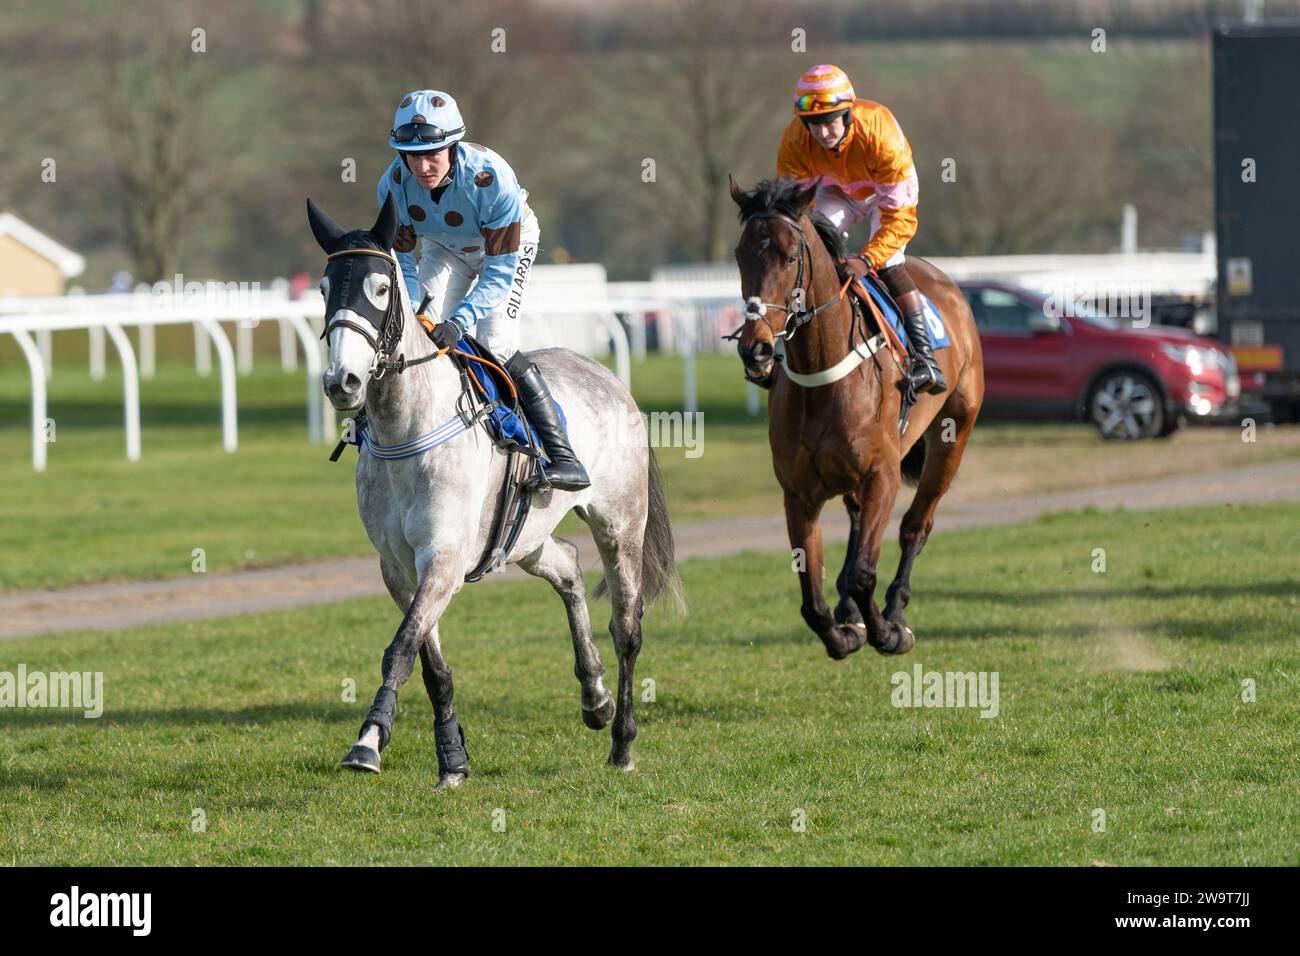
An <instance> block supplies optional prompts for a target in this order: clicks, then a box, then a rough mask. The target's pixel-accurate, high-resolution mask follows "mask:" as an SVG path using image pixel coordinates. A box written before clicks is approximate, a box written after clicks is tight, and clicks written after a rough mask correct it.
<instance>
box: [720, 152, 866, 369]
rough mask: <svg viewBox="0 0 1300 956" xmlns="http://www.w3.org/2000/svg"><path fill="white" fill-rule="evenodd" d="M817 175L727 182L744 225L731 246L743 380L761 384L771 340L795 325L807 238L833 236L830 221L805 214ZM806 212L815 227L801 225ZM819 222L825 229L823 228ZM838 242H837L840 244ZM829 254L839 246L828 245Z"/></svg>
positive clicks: (770, 361) (804, 286) (807, 275)
mask: <svg viewBox="0 0 1300 956" xmlns="http://www.w3.org/2000/svg"><path fill="white" fill-rule="evenodd" d="M820 182H821V180H820V179H818V180H815V181H813V183H812V184H811V185H808V186H806V187H805V186H803V185H801V184H800V183H799V181H798V180H795V179H790V178H789V177H785V176H782V177H780V178H778V179H776V180H766V179H765V180H763V181H762V182H760V183H759V184H758V185H757V186H756V187H754V190H753V191H752V192H746V191H745V190H744V189H742V188H741V187H740V186H738V185H737V184H736V181H735V180H734V179H732V180H731V198H732V199H733V200H735V202H736V205H737V206H739V207H740V221H741V222H742V223H743V224H744V227H743V229H742V230H741V233H740V241H739V242H738V243H737V244H736V265H737V266H739V267H740V294H741V295H742V296H743V297H744V299H745V323H744V325H742V326H741V327H740V329H739V330H738V332H737V333H736V337H737V338H738V342H737V345H736V350H737V351H738V352H739V353H740V360H741V361H742V362H743V363H744V365H745V378H747V379H748V380H749V381H751V382H755V383H756V384H758V385H761V386H763V387H764V388H766V387H767V386H769V385H770V384H771V382H772V376H773V374H774V373H775V371H776V340H777V339H779V338H785V337H788V336H789V335H790V334H791V333H792V332H793V331H794V328H795V324H792V323H791V317H792V316H798V315H800V314H801V313H803V312H804V311H805V309H807V307H808V306H807V304H806V300H807V299H808V297H809V295H810V292H811V285H812V278H813V256H814V250H813V249H812V248H811V247H810V245H809V243H810V242H816V241H818V240H817V238H816V236H817V235H820V236H822V237H823V238H822V241H824V242H825V241H829V239H828V237H830V236H838V234H837V233H835V232H834V227H832V226H830V223H829V221H824V217H821V216H820V215H819V214H818V213H816V212H813V213H811V214H810V213H809V206H811V204H812V201H813V197H814V196H815V195H816V192H817V187H818V184H819V183H820ZM805 216H811V217H813V218H811V219H809V220H808V222H811V223H812V224H813V225H814V226H815V227H816V228H815V229H806V228H805ZM818 220H823V221H824V225H825V226H826V227H828V229H824V228H823V224H822V223H821V222H819V221H818ZM840 245H842V242H841V243H840ZM828 251H830V252H831V253H832V255H833V257H834V258H836V259H838V258H840V257H841V256H842V250H838V254H837V249H829V250H828Z"/></svg>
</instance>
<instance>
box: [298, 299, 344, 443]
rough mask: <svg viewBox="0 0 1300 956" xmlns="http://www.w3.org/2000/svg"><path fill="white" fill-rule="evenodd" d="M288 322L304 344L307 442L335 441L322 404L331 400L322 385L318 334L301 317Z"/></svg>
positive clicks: (332, 408)
mask: <svg viewBox="0 0 1300 956" xmlns="http://www.w3.org/2000/svg"><path fill="white" fill-rule="evenodd" d="M287 321H288V322H289V324H290V325H291V326H292V327H293V330H294V331H295V332H297V333H298V340H299V341H300V342H302V351H303V364H304V365H306V366H307V440H308V441H312V442H328V441H331V440H333V439H334V423H333V422H332V421H328V416H327V415H326V414H325V411H324V405H323V402H322V399H323V400H324V401H325V402H328V401H329V399H327V398H325V389H324V386H323V385H322V384H321V370H322V369H323V368H324V365H323V364H322V362H321V350H320V343H319V342H317V341H316V333H315V331H313V329H312V327H311V325H310V323H308V321H307V320H306V319H305V318H303V317H302V316H301V315H291V316H289V318H288V320H287ZM333 410H334V406H333V405H331V406H330V411H331V412H333Z"/></svg>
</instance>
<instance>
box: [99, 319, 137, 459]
mask: <svg viewBox="0 0 1300 956" xmlns="http://www.w3.org/2000/svg"><path fill="white" fill-rule="evenodd" d="M104 331H105V332H107V333H108V336H109V338H111V339H112V340H113V345H114V346H115V347H116V348H117V355H118V358H119V359H121V360H122V396H123V404H124V405H125V411H126V460H127V461H139V460H140V371H139V368H138V367H137V366H136V363H135V350H134V349H133V348H131V340H130V338H128V337H127V334H126V333H125V332H123V331H122V327H121V326H120V325H114V324H112V323H105V325H104Z"/></svg>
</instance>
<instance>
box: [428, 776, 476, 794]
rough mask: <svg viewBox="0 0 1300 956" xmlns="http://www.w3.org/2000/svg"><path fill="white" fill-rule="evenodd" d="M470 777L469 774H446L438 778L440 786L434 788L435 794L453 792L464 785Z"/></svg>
mask: <svg viewBox="0 0 1300 956" xmlns="http://www.w3.org/2000/svg"><path fill="white" fill-rule="evenodd" d="M468 776H469V774H467V773H444V774H442V775H441V776H440V777H439V778H438V785H437V786H436V787H434V788H433V792H434V793H439V792H441V791H443V790H453V789H455V788H456V787H459V786H460V785H461V784H462V783H464V782H465V778H466V777H468Z"/></svg>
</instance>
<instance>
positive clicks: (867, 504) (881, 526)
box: [852, 463, 916, 654]
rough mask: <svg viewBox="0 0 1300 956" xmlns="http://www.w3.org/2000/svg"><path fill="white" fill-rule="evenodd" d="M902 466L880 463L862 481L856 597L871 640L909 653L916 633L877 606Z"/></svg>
mask: <svg viewBox="0 0 1300 956" xmlns="http://www.w3.org/2000/svg"><path fill="white" fill-rule="evenodd" d="M898 482H899V477H898V467H897V465H896V464H895V465H894V466H892V467H891V466H890V465H888V464H883V463H882V464H877V465H874V466H872V468H871V470H870V471H868V472H867V474H866V476H865V477H864V478H863V482H862V494H861V498H860V500H861V502H862V536H861V546H860V547H859V549H858V555H857V560H856V562H855V564H854V566H853V583H852V592H853V598H854V600H855V601H857V603H858V608H859V609H860V610H861V611H862V614H863V616H864V617H865V618H866V625H867V640H868V641H870V643H871V646H872V647H874V648H875V649H876V650H877V651H879V652H880V653H882V654H906V653H907V652H908V651H910V650H911V649H912V648H913V646H915V644H916V637H915V635H913V634H912V632H911V631H910V630H909V629H908V628H907V626H906V625H896V624H893V623H891V622H889V621H887V620H885V618H884V617H883V616H882V615H881V613H880V608H879V607H877V606H876V564H877V562H878V561H879V560H880V546H881V544H882V543H883V542H884V539H885V529H886V528H887V527H888V526H889V518H890V514H891V512H892V511H893V510H894V499H895V498H897V497H898Z"/></svg>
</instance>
